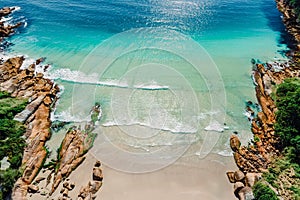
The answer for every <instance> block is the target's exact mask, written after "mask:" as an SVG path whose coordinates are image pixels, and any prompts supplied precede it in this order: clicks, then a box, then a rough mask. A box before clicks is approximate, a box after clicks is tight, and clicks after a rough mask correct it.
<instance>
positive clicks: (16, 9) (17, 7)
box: [10, 6, 21, 12]
mask: <svg viewBox="0 0 300 200" xmlns="http://www.w3.org/2000/svg"><path fill="white" fill-rule="evenodd" d="M13 8H14V10H13V11H12V12H16V11H19V10H21V7H19V6H12V7H10V9H13Z"/></svg>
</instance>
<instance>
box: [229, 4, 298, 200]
mask: <svg viewBox="0 0 300 200" xmlns="http://www.w3.org/2000/svg"><path fill="white" fill-rule="evenodd" d="M276 2H277V7H278V9H279V11H281V12H282V14H283V23H284V24H285V26H286V29H287V32H288V33H290V34H291V35H292V36H293V38H294V40H295V41H294V43H295V44H294V46H295V47H296V48H295V49H292V50H291V51H290V52H289V53H288V54H289V55H291V56H292V57H291V58H290V60H289V61H288V62H285V63H277V62H275V63H264V64H256V63H253V80H254V84H255V91H256V98H257V101H258V103H259V105H260V108H261V111H260V112H258V113H257V114H256V115H254V111H253V110H252V109H251V107H250V106H247V108H246V110H247V112H250V113H251V114H252V115H253V116H254V117H253V119H252V120H251V131H252V133H253V140H252V141H251V143H249V144H248V146H241V142H240V140H239V138H238V135H236V134H234V135H232V136H231V137H230V147H231V149H232V151H233V156H234V160H235V163H236V165H237V167H238V170H237V171H228V172H227V173H226V174H227V177H228V180H229V182H230V183H232V184H233V191H234V194H235V196H236V198H238V199H239V200H252V199H255V198H254V195H253V186H254V184H255V183H257V182H258V181H259V180H260V179H261V178H262V175H263V173H265V172H268V168H269V167H271V164H272V161H273V159H274V158H275V157H277V156H279V155H280V151H279V150H278V149H277V148H276V146H277V145H278V140H279V138H278V136H277V135H276V134H275V127H274V125H275V122H276V119H275V118H276V116H275V113H276V111H277V108H276V105H275V102H274V100H273V98H272V97H271V94H272V92H274V88H275V87H276V85H279V84H281V83H283V82H284V79H286V78H292V77H300V66H299V65H298V64H297V63H298V62H299V61H300V60H299V58H300V53H299V52H300V51H299V49H300V25H299V24H300V23H299V21H298V18H297V16H296V14H295V12H294V10H293V9H294V8H291V7H290V6H289V5H288V4H287V1H286V0H276ZM290 176H291V177H292V176H294V175H293V173H290ZM286 182H287V184H290V185H293V184H296V183H295V182H294V180H293V179H289V177H288V178H287V180H286ZM265 184H267V185H268V186H269V187H270V188H271V189H272V190H273V191H274V193H275V194H276V195H277V197H278V198H283V199H285V200H286V199H291V196H290V194H289V192H288V191H286V190H285V189H284V188H283V187H280V188H279V189H275V188H274V187H272V186H271V185H270V184H268V183H267V182H265Z"/></svg>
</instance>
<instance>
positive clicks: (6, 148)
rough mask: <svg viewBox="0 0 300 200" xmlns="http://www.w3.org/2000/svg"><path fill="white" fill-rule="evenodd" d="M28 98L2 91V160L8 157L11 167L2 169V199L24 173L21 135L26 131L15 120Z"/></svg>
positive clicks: (0, 174)
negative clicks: (13, 96)
mask: <svg viewBox="0 0 300 200" xmlns="http://www.w3.org/2000/svg"><path fill="white" fill-rule="evenodd" d="M26 104H27V100H26V99H18V98H12V97H10V94H8V93H6V92H0V160H2V159H3V158H4V157H8V162H9V164H10V167H9V168H8V169H6V170H0V199H4V198H5V197H7V196H9V195H10V193H11V190H12V187H13V184H14V183H15V181H16V180H17V179H18V178H19V177H20V176H21V175H22V173H21V170H20V166H21V164H22V157H23V150H24V147H25V140H24V139H23V138H22V137H21V136H22V135H23V133H24V132H25V127H24V125H23V124H22V123H20V122H17V121H14V120H13V118H14V116H15V115H16V114H17V113H19V112H21V111H22V110H24V108H25V106H26Z"/></svg>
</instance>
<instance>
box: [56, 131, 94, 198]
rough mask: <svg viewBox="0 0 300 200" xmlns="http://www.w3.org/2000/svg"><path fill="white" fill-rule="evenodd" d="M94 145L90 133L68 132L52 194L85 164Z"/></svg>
mask: <svg viewBox="0 0 300 200" xmlns="http://www.w3.org/2000/svg"><path fill="white" fill-rule="evenodd" d="M92 143H93V137H91V135H90V133H89V132H88V131H81V130H79V129H75V128H74V129H70V130H69V131H68V132H67V134H66V136H65V138H64V140H63V141H62V144H61V147H60V150H59V155H58V158H59V160H58V163H57V166H59V168H58V169H57V171H56V173H55V175H54V181H53V186H52V191H51V193H53V192H54V191H55V189H56V188H57V187H58V185H59V184H60V183H61V182H62V180H63V179H64V178H67V177H68V176H69V175H70V174H71V172H72V171H73V170H74V169H76V167H78V165H79V164H80V163H82V162H83V160H84V159H85V153H86V152H87V151H88V150H89V149H90V147H91V146H92Z"/></svg>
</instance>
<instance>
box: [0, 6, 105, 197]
mask: <svg viewBox="0 0 300 200" xmlns="http://www.w3.org/2000/svg"><path fill="white" fill-rule="evenodd" d="M14 9H15V8H13V7H5V8H2V9H0V20H1V19H2V18H3V17H5V16H9V15H11V14H12V13H13V11H14ZM20 26H21V23H17V24H15V25H6V24H4V23H3V22H0V42H2V41H4V40H5V39H6V38H7V37H9V36H11V35H12V34H13V33H14V32H15V30H16V28H18V27H20ZM24 60H25V58H24V57H12V58H9V59H7V60H3V59H2V60H1V61H0V74H1V77H0V90H1V91H5V92H8V93H9V94H11V96H12V97H15V98H22V99H28V104H27V106H26V108H25V110H23V111H22V112H21V113H19V114H17V115H16V116H15V118H14V119H15V120H17V121H19V122H22V123H23V124H24V125H25V127H26V132H25V133H24V136H23V137H24V139H25V141H26V146H25V148H24V153H23V158H22V165H21V168H20V170H21V171H22V176H21V177H20V178H18V180H17V181H16V183H15V185H14V188H13V191H12V195H11V197H12V199H18V200H20V199H27V197H28V195H30V194H39V195H40V196H39V197H37V199H51V198H52V199H54V198H55V199H74V195H73V198H71V197H70V196H69V192H70V191H72V190H73V189H74V187H78V186H77V184H78V183H72V182H70V181H69V180H68V176H69V175H70V174H71V173H72V172H73V171H74V170H75V169H76V168H77V167H78V166H79V165H80V164H81V163H82V162H83V161H84V160H85V157H86V153H87V152H88V150H89V149H90V148H91V146H92V145H93V139H94V137H95V135H94V134H93V133H92V131H93V127H94V123H95V122H93V121H92V120H91V121H90V122H88V123H87V124H86V125H85V127H84V128H82V129H81V128H79V127H72V128H70V129H69V130H68V131H67V133H66V135H65V137H64V139H63V141H62V143H61V146H60V148H59V149H58V150H57V151H58V152H57V153H58V156H57V159H56V160H53V161H52V162H51V163H50V164H48V166H47V168H46V169H42V168H43V167H45V166H44V163H45V160H46V159H47V156H48V154H49V150H48V149H47V147H46V145H45V144H46V141H47V140H49V139H50V137H51V124H52V122H51V120H50V115H51V111H52V109H53V108H54V106H55V104H56V102H57V100H58V98H59V97H58V93H59V91H60V89H59V86H58V85H57V84H56V83H55V82H54V81H52V80H50V79H48V78H44V75H43V73H41V72H38V71H37V70H36V68H37V67H39V68H42V69H43V70H46V69H47V67H48V66H47V65H46V66H42V62H43V59H42V58H41V59H38V60H36V61H35V62H34V63H32V64H31V65H30V66H28V67H24V65H23V63H24ZM93 110H94V111H97V107H96V106H95V108H94V109H93ZM94 113H95V112H94ZM98 113H99V112H98ZM96 114H97V112H96ZM41 171H44V172H45V171H48V173H47V177H45V176H43V175H40V174H41V173H40V172H41ZM87 171H88V170H87ZM87 174H89V173H88V172H87ZM90 180H91V181H89V182H88V183H87V185H86V186H84V187H81V189H80V190H79V193H78V194H77V195H76V197H75V198H76V199H93V198H95V197H96V193H97V191H98V190H99V189H100V187H101V186H102V180H103V175H102V170H101V163H100V161H97V162H96V163H95V164H94V166H93V168H92V169H91V172H90ZM43 182H45V183H43ZM80 184H85V183H80ZM39 185H44V186H43V188H39ZM59 185H60V188H61V189H60V192H59V193H58V192H56V193H58V194H57V195H56V196H55V197H52V196H51V195H52V194H53V193H54V192H55V191H56V190H57V188H58V186H59Z"/></svg>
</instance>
